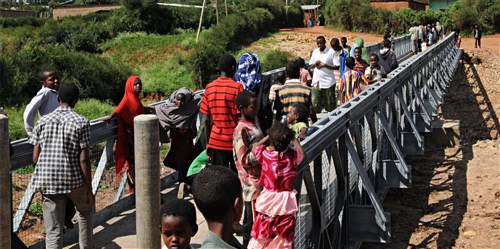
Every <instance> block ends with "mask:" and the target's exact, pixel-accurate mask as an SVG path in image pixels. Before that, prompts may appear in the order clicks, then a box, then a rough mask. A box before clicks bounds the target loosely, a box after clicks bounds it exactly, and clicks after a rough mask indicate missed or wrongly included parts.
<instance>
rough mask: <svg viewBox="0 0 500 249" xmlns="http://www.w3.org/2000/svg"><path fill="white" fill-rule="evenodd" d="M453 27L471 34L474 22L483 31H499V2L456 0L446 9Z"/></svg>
mask: <svg viewBox="0 0 500 249" xmlns="http://www.w3.org/2000/svg"><path fill="white" fill-rule="evenodd" d="M446 12H447V13H449V14H448V15H447V17H448V18H449V19H450V20H451V24H452V25H453V26H452V28H453V29H458V30H461V31H462V33H464V34H472V31H473V28H474V25H475V24H478V25H479V26H480V27H481V29H482V30H483V32H485V33H495V32H497V33H498V32H500V2H499V1H495V0H480V1H478V0H458V1H456V2H455V3H454V4H453V5H452V6H450V8H449V9H448V10H446Z"/></svg>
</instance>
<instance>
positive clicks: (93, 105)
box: [75, 83, 125, 120]
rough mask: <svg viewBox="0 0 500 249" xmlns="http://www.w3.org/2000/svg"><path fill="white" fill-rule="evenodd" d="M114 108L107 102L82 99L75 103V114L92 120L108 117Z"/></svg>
mask: <svg viewBox="0 0 500 249" xmlns="http://www.w3.org/2000/svg"><path fill="white" fill-rule="evenodd" d="M123 85H125V83H123ZM115 108H116V106H115V105H113V103H110V102H109V101H101V100H97V99H82V100H80V101H78V103H76V106H75V112H76V113H78V114H80V115H82V116H84V117H86V118H87V119H88V120H94V119H98V118H102V117H104V116H106V115H109V114H110V113H111V112H113V111H114V110H115Z"/></svg>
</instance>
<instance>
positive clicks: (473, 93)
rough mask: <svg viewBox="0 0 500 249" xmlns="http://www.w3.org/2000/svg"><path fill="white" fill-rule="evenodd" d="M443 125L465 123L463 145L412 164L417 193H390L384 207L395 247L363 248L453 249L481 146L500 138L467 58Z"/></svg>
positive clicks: (444, 110) (448, 101)
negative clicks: (472, 163)
mask: <svg viewBox="0 0 500 249" xmlns="http://www.w3.org/2000/svg"><path fill="white" fill-rule="evenodd" d="M441 118H443V119H453V120H459V121H460V134H461V144H460V146H457V147H454V148H444V147H438V148H426V153H425V155H424V156H414V157H409V158H407V161H408V163H409V164H410V165H412V166H413V172H412V173H413V187H412V188H410V189H392V190H390V192H389V194H388V196H387V198H386V199H385V202H384V208H385V209H386V211H389V212H391V215H392V239H393V241H392V243H390V244H385V245H384V244H375V243H365V244H363V246H362V248H451V247H453V246H455V242H456V240H457V238H458V235H459V228H460V226H461V224H462V220H463V218H464V214H465V212H466V211H467V202H468V195H467V165H468V162H469V161H470V160H472V159H473V158H474V154H473V150H472V146H473V145H474V144H475V143H476V142H477V141H479V140H485V139H496V138H498V132H497V128H499V127H500V125H499V122H498V117H497V116H496V114H495V112H494V109H493V106H492V104H491V102H490V99H489V97H488V95H487V93H486V90H485V88H484V85H483V83H482V81H481V78H480V77H479V74H478V72H477V70H476V68H475V65H474V64H472V63H471V60H470V58H469V57H467V56H465V57H464V60H463V62H462V63H461V64H459V66H458V69H457V71H456V73H455V76H454V78H453V80H452V82H451V83H450V86H449V88H448V92H447V93H446V95H445V99H444V104H443V106H442V117H441Z"/></svg>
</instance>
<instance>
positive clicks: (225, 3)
mask: <svg viewBox="0 0 500 249" xmlns="http://www.w3.org/2000/svg"><path fill="white" fill-rule="evenodd" d="M224 8H225V9H226V16H227V0H224Z"/></svg>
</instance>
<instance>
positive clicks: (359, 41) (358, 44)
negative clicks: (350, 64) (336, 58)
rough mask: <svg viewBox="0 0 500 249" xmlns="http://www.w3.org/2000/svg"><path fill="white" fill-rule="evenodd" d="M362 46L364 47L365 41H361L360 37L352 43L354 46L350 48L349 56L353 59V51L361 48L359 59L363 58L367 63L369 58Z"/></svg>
mask: <svg viewBox="0 0 500 249" xmlns="http://www.w3.org/2000/svg"><path fill="white" fill-rule="evenodd" d="M364 45H365V41H364V40H363V38H361V37H358V38H356V40H355V41H354V44H353V45H352V47H351V52H350V53H349V56H350V57H353V58H354V50H355V49H356V48H357V47H360V48H361V58H363V60H365V61H369V60H370V58H369V57H368V52H367V51H366V48H365V46H364Z"/></svg>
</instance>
